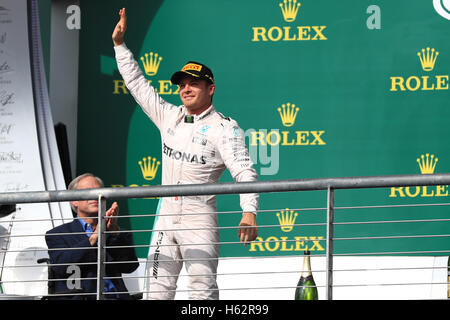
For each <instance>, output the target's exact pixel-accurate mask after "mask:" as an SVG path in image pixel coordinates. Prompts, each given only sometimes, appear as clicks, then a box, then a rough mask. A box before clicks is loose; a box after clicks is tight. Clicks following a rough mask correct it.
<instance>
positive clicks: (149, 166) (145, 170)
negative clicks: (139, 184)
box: [138, 157, 161, 180]
mask: <svg viewBox="0 0 450 320" xmlns="http://www.w3.org/2000/svg"><path fill="white" fill-rule="evenodd" d="M138 163H139V166H140V167H141V171H142V176H143V177H144V179H145V180H153V179H154V178H155V176H156V172H157V171H158V167H159V165H160V164H161V162H159V161H156V158H153V159H152V157H147V158H145V157H144V158H142V161H139V162H138Z"/></svg>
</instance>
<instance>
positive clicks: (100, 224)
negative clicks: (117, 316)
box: [97, 195, 106, 300]
mask: <svg viewBox="0 0 450 320" xmlns="http://www.w3.org/2000/svg"><path fill="white" fill-rule="evenodd" d="M105 215H106V199H105V197H104V196H103V195H99V196H98V220H97V232H98V240H97V300H104V299H105V296H104V291H105V263H104V262H105V257H106V249H105V246H106V234H105V233H104V232H105V230H106V219H105Z"/></svg>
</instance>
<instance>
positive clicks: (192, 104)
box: [180, 77, 216, 112]
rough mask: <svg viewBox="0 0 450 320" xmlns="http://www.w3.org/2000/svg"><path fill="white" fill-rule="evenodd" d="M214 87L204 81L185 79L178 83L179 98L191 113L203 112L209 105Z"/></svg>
mask: <svg viewBox="0 0 450 320" xmlns="http://www.w3.org/2000/svg"><path fill="white" fill-rule="evenodd" d="M215 89H216V86H215V85H214V84H210V83H209V82H207V81H206V80H203V79H196V78H190V77H186V78H184V79H183V80H181V82H180V98H181V101H182V102H183V104H184V106H185V107H186V108H187V109H188V110H189V111H191V112H195V111H196V110H198V111H200V112H203V111H204V109H206V108H208V107H209V106H210V105H211V100H212V96H213V94H214V91H215Z"/></svg>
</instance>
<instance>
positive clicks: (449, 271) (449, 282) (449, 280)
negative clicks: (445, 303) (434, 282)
mask: <svg viewBox="0 0 450 320" xmlns="http://www.w3.org/2000/svg"><path fill="white" fill-rule="evenodd" d="M447 299H450V256H449V257H448V260H447Z"/></svg>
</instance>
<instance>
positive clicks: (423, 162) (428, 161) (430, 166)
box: [417, 153, 438, 174]
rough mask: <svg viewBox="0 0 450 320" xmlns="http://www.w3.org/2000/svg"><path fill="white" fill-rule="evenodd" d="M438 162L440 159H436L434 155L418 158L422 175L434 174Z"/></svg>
mask: <svg viewBox="0 0 450 320" xmlns="http://www.w3.org/2000/svg"><path fill="white" fill-rule="evenodd" d="M436 162H438V158H435V157H434V154H432V155H430V154H429V153H427V154H425V155H421V156H420V158H417V163H418V164H419V168H420V173H421V174H433V173H434V169H435V168H436Z"/></svg>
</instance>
